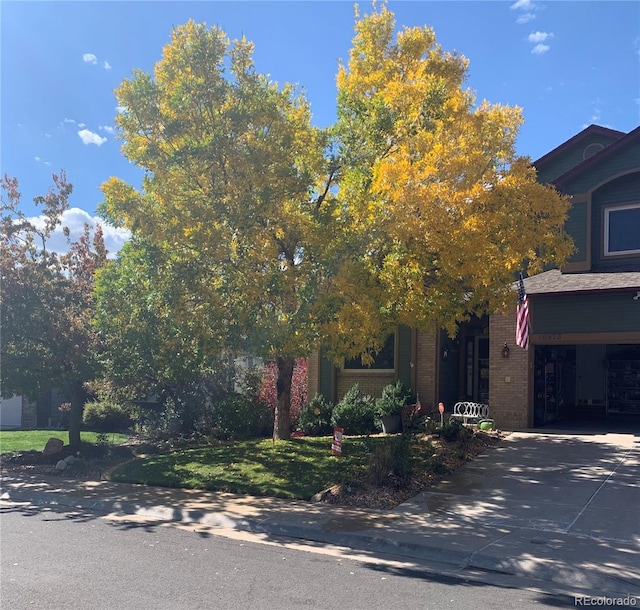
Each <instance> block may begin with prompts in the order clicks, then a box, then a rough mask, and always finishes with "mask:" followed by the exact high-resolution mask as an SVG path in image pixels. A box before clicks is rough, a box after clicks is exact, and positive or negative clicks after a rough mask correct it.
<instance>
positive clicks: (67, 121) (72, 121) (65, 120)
mask: <svg viewBox="0 0 640 610" xmlns="http://www.w3.org/2000/svg"><path fill="white" fill-rule="evenodd" d="M62 122H63V123H75V121H74V120H73V119H63V120H62Z"/></svg>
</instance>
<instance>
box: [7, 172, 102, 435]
mask: <svg viewBox="0 0 640 610" xmlns="http://www.w3.org/2000/svg"><path fill="white" fill-rule="evenodd" d="M53 182H54V187H53V188H51V189H50V190H49V192H48V193H47V195H45V196H39V197H36V198H35V199H34V202H35V204H36V205H37V206H38V207H39V208H40V210H41V215H42V218H43V219H44V223H43V224H42V225H40V224H38V225H36V224H35V223H34V222H32V221H30V220H29V219H28V218H27V217H26V216H25V214H24V213H23V212H22V211H21V209H20V192H19V190H18V189H19V185H18V181H17V179H15V178H9V177H8V176H6V175H5V176H4V178H3V179H2V182H1V187H2V191H3V193H2V200H1V204H0V211H1V214H2V216H1V217H0V267H1V268H2V297H1V301H0V322H1V325H2V351H1V354H0V356H1V359H2V373H1V377H2V391H3V394H5V395H11V394H12V393H13V394H24V395H26V396H28V397H30V398H31V399H37V398H38V397H40V396H41V395H42V394H43V393H44V392H46V391H48V390H51V389H52V388H58V389H60V390H61V391H62V392H63V393H64V394H66V395H67V396H68V398H69V399H70V402H71V411H70V414H69V445H70V446H72V447H78V446H79V445H80V425H81V422H82V407H83V404H84V397H85V392H84V389H83V385H84V383H85V382H87V381H89V380H91V379H93V377H94V376H95V375H96V371H97V361H96V359H95V354H96V349H97V347H98V337H97V335H96V333H95V332H94V331H93V329H92V325H91V318H92V315H93V303H94V301H93V278H94V274H95V272H96V270H97V269H98V268H99V267H100V266H102V265H103V264H104V263H105V261H106V256H107V252H106V250H105V247H104V241H103V238H102V230H101V229H100V227H97V228H96V230H95V232H94V234H93V236H92V235H91V233H90V229H89V227H88V226H85V230H84V234H83V235H82V236H81V237H80V239H79V240H78V241H76V242H73V243H71V242H70V243H69V249H68V251H67V253H66V254H64V255H60V254H57V253H56V252H53V251H51V250H49V249H48V247H47V246H48V240H49V238H50V237H51V234H52V233H53V231H54V230H55V229H56V228H57V227H58V226H59V225H60V223H61V217H62V213H63V212H64V211H65V210H66V209H68V207H69V204H68V199H69V196H70V195H71V192H72V190H73V187H72V185H71V184H70V183H68V182H67V180H66V176H65V174H64V172H62V173H61V174H60V175H59V176H58V175H55V174H54V175H53ZM66 233H67V235H68V231H67V232H66Z"/></svg>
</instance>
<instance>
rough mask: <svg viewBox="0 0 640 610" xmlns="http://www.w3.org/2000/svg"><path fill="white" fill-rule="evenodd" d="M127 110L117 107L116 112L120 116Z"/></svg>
mask: <svg viewBox="0 0 640 610" xmlns="http://www.w3.org/2000/svg"><path fill="white" fill-rule="evenodd" d="M126 110H127V109H126V108H125V107H124V106H116V112H117V113H118V114H122V113H123V112H125V111H126Z"/></svg>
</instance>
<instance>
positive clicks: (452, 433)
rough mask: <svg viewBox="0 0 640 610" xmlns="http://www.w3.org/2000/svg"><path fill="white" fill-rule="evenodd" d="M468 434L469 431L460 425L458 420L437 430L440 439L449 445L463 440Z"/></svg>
mask: <svg viewBox="0 0 640 610" xmlns="http://www.w3.org/2000/svg"><path fill="white" fill-rule="evenodd" d="M468 434H470V432H469V430H467V428H465V427H464V426H463V425H462V422H461V421H460V420H459V419H453V420H451V421H449V422H448V423H446V424H444V426H442V428H440V430H439V435H440V438H442V439H443V440H445V441H447V442H449V443H452V442H454V441H457V440H464V439H465V438H466V437H467V435H468Z"/></svg>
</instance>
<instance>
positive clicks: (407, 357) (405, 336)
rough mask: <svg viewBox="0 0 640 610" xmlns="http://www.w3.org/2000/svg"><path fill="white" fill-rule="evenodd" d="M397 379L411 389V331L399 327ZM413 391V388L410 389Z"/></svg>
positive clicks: (405, 327) (404, 327)
mask: <svg viewBox="0 0 640 610" xmlns="http://www.w3.org/2000/svg"><path fill="white" fill-rule="evenodd" d="M396 370H397V371H398V379H399V380H400V381H402V383H403V384H404V385H405V386H406V387H408V388H410V387H411V329H410V328H409V327H408V326H401V327H400V328H399V329H398V363H397V366H396ZM412 389H414V388H412Z"/></svg>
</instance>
